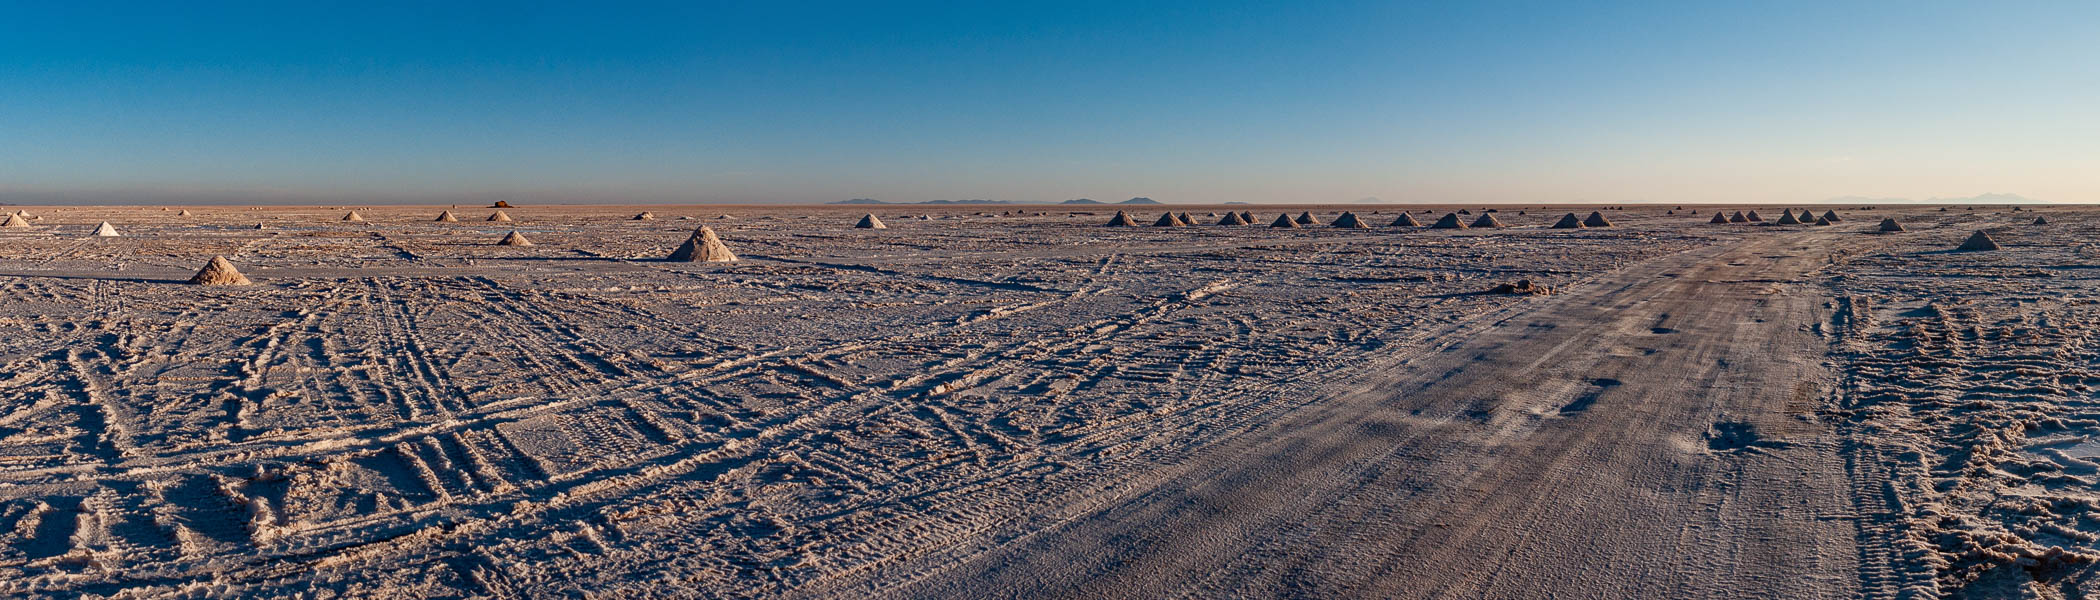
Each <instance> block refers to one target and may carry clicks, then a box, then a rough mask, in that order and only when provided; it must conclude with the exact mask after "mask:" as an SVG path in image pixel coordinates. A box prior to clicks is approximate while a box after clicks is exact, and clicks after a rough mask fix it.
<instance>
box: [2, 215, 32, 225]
mask: <svg viewBox="0 0 2100 600" xmlns="http://www.w3.org/2000/svg"><path fill="white" fill-rule="evenodd" d="M28 226H29V221H28V220H27V219H23V218H22V215H19V214H14V215H8V216H7V222H6V223H0V227H28Z"/></svg>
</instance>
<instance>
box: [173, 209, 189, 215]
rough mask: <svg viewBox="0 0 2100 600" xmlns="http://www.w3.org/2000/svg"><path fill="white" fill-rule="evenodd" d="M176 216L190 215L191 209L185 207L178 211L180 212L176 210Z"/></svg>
mask: <svg viewBox="0 0 2100 600" xmlns="http://www.w3.org/2000/svg"><path fill="white" fill-rule="evenodd" d="M175 216H178V217H187V216H190V209H187V208H185V209H182V210H181V211H178V212H176V213H175Z"/></svg>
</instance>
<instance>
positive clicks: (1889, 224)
mask: <svg viewBox="0 0 2100 600" xmlns="http://www.w3.org/2000/svg"><path fill="white" fill-rule="evenodd" d="M1881 230H1882V231H1884V232H1889V233H1895V232H1899V231H1903V225H1902V224H1899V223H1897V222H1896V220H1895V219H1882V220H1881Z"/></svg>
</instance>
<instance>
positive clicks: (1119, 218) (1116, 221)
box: [1108, 210, 1138, 227]
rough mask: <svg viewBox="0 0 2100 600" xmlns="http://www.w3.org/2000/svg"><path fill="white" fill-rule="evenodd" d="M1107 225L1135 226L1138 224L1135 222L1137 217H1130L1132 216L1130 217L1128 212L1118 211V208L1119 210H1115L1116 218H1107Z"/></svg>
mask: <svg viewBox="0 0 2100 600" xmlns="http://www.w3.org/2000/svg"><path fill="white" fill-rule="evenodd" d="M1108 226H1109V227H1136V226H1138V222H1137V219H1132V218H1130V213H1127V212H1123V211H1120V210H1119V211H1116V218H1113V219H1109V220H1108Z"/></svg>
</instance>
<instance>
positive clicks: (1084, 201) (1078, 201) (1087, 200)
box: [1058, 198, 1101, 204]
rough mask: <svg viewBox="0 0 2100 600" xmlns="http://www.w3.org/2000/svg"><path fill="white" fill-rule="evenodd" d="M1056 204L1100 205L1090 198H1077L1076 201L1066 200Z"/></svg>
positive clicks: (1099, 202) (1097, 201)
mask: <svg viewBox="0 0 2100 600" xmlns="http://www.w3.org/2000/svg"><path fill="white" fill-rule="evenodd" d="M1058 204H1101V201H1100V200H1095V199H1092V198H1079V199H1076V200H1066V201H1064V202H1059V203H1058Z"/></svg>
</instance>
